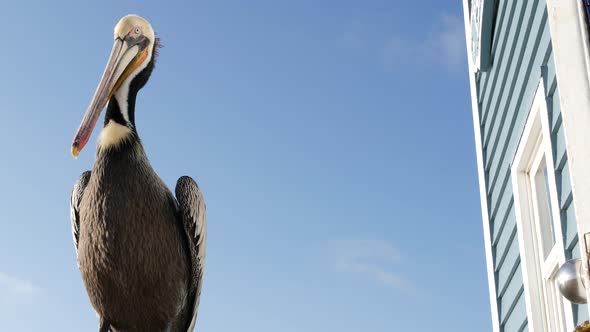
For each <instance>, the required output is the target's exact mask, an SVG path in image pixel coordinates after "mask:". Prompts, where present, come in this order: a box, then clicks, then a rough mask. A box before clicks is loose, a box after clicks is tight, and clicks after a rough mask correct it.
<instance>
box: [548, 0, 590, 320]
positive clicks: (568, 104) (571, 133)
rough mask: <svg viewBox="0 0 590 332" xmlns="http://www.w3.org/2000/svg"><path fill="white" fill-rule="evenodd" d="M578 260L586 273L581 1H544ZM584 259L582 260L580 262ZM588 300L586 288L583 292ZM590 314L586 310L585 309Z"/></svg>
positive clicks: (585, 58)
mask: <svg viewBox="0 0 590 332" xmlns="http://www.w3.org/2000/svg"><path fill="white" fill-rule="evenodd" d="M547 12H548V19H549V28H550V31H551V38H552V43H553V56H554V59H555V74H556V76H557V82H558V83H559V94H560V98H559V103H560V106H561V116H562V119H563V129H564V136H565V145H566V150H567V154H568V168H569V173H570V179H571V186H572V196H573V204H574V214H575V216H576V223H577V228H578V237H579V243H580V246H579V247H580V257H582V262H584V263H583V266H584V270H585V271H588V260H587V259H588V257H587V255H586V252H587V251H588V248H586V241H584V236H583V234H586V233H590V204H588V202H590V81H589V80H590V75H589V51H588V50H589V45H588V31H587V27H586V22H585V14H584V8H583V4H582V2H581V1H573V0H569V1H567V0H547ZM584 258H586V259H584ZM586 295H587V296H588V298H590V288H588V289H586ZM588 308H589V310H590V306H588Z"/></svg>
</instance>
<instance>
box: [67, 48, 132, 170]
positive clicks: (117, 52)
mask: <svg viewBox="0 0 590 332" xmlns="http://www.w3.org/2000/svg"><path fill="white" fill-rule="evenodd" d="M138 50H139V48H138V47H137V46H135V45H134V46H132V47H129V45H128V44H127V43H126V42H125V41H124V40H122V39H120V38H117V39H115V42H114V44H113V49H112V51H111V55H110V57H109V61H108V63H107V66H106V68H105V70H104V72H103V74H102V78H101V79H100V82H99V84H98V87H97V88H96V91H95V92H94V97H93V98H92V101H91V102H90V106H88V110H87V111H86V114H85V115H84V118H83V119H82V123H80V127H79V128H78V131H77V132H76V136H74V140H73V142H72V156H73V157H74V158H76V157H77V156H78V153H80V151H82V149H83V148H84V146H85V145H86V143H88V139H90V135H91V134H92V130H93V129H94V126H95V125H96V122H97V121H98V117H99V116H100V113H101V112H102V110H103V109H104V107H105V106H106V104H107V102H108V101H109V99H111V97H112V96H113V95H114V94H115V92H117V90H118V89H119V87H120V86H121V84H122V83H123V81H124V80H125V79H126V78H127V76H129V73H130V69H132V68H130V67H136V63H137V61H138V60H140V59H138V55H139V54H138ZM141 53H143V52H141ZM141 60H143V59H141Z"/></svg>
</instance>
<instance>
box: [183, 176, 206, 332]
mask: <svg viewBox="0 0 590 332" xmlns="http://www.w3.org/2000/svg"><path fill="white" fill-rule="evenodd" d="M176 199H177V201H178V210H179V214H180V217H181V219H182V224H183V226H184V230H185V232H186V235H187V238H188V250H189V251H190V258H191V263H192V266H191V282H190V292H191V295H192V299H193V301H192V304H191V305H192V313H193V314H192V319H191V322H190V325H189V327H188V329H187V331H192V330H193V329H194V327H195V322H196V320H197V312H198V309H199V299H200V297H201V286H202V283H203V272H204V270H205V244H206V242H207V241H206V240H207V220H206V215H205V200H204V199H203V194H201V191H200V190H199V186H198V185H197V183H196V182H195V181H194V180H193V179H192V178H190V177H188V176H182V177H180V178H179V179H178V182H177V183H176Z"/></svg>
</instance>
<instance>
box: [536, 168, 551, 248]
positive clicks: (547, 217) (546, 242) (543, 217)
mask: <svg viewBox="0 0 590 332" xmlns="http://www.w3.org/2000/svg"><path fill="white" fill-rule="evenodd" d="M547 175H548V174H547V165H546V163H545V159H544V158H543V161H542V162H541V165H539V168H538V169H537V172H536V174H535V179H534V181H535V191H536V197H537V209H538V211H536V212H537V213H536V214H537V217H538V218H539V220H538V227H539V233H540V234H541V239H540V240H541V247H542V248H543V258H547V255H549V252H550V251H551V248H553V245H554V244H555V230H554V229H553V215H552V212H551V209H552V207H551V199H550V197H549V177H548V176H547Z"/></svg>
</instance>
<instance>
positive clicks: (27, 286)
mask: <svg viewBox="0 0 590 332" xmlns="http://www.w3.org/2000/svg"><path fill="white" fill-rule="evenodd" d="M37 291H38V289H37V287H35V286H34V285H33V284H32V283H31V282H30V281H28V280H25V279H21V278H19V277H16V276H13V275H10V274H8V273H4V272H0V300H3V299H8V298H15V297H16V298H24V297H30V296H32V295H34V294H35V293H37Z"/></svg>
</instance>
